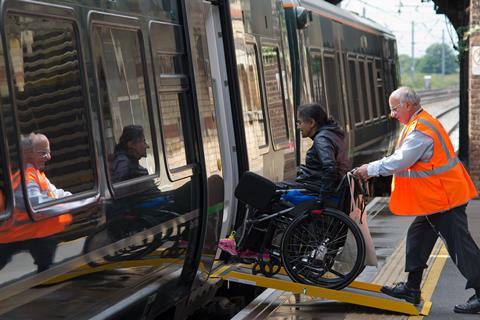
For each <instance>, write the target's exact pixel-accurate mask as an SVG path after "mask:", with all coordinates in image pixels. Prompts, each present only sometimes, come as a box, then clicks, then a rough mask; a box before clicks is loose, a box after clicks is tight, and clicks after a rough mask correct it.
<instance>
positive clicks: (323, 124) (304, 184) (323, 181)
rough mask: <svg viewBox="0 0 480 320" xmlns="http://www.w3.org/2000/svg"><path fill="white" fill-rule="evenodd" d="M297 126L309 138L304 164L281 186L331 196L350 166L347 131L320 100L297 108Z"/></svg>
mask: <svg viewBox="0 0 480 320" xmlns="http://www.w3.org/2000/svg"><path fill="white" fill-rule="evenodd" d="M297 119H298V120H297V128H298V129H299V130H300V133H301V135H302V138H310V139H312V140H313V145H312V147H311V148H310V149H308V151H307V154H306V157H305V164H302V165H300V167H299V168H298V170H297V178H296V179H295V181H293V182H290V181H285V182H283V183H279V184H278V185H279V186H280V187H283V186H287V187H290V188H299V189H302V188H303V189H309V190H311V191H314V192H315V193H318V194H319V197H320V199H322V200H325V199H327V198H329V197H330V196H331V195H332V194H333V193H334V192H335V189H336V188H337V186H338V184H339V183H340V181H341V179H342V177H343V176H344V175H345V174H346V173H347V171H348V169H349V166H350V165H349V161H348V158H347V147H346V146H345V142H344V137H345V133H344V131H343V130H342V128H340V126H339V125H338V124H337V123H336V122H335V120H334V119H333V118H331V117H330V118H329V117H328V116H327V113H326V112H325V110H324V108H322V106H320V105H319V104H316V103H313V104H305V105H302V106H300V107H299V108H298V113H297Z"/></svg>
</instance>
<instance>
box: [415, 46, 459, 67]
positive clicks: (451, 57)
mask: <svg viewBox="0 0 480 320" xmlns="http://www.w3.org/2000/svg"><path fill="white" fill-rule="evenodd" d="M442 46H443V47H444V48H445V49H444V50H445V73H446V74H451V73H455V72H457V70H458V63H457V59H456V57H455V54H454V53H453V50H452V48H450V46H448V45H446V44H441V43H434V44H432V45H430V46H429V47H428V48H427V51H426V53H425V55H424V56H423V57H422V58H420V59H419V61H418V63H417V69H418V70H420V71H421V72H424V73H442Z"/></svg>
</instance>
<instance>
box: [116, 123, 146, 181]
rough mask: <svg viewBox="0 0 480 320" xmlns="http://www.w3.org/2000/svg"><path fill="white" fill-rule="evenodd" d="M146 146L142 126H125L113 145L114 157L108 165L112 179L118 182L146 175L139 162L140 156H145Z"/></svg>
mask: <svg viewBox="0 0 480 320" xmlns="http://www.w3.org/2000/svg"><path fill="white" fill-rule="evenodd" d="M148 148H149V145H148V144H147V142H146V141H145V135H144V133H143V128H142V126H138V125H128V126H125V127H124V128H123V132H122V135H121V136H120V139H119V141H118V144H117V145H116V146H115V151H114V158H113V161H112V165H111V166H110V175H111V177H112V181H113V182H120V181H125V180H129V179H133V178H137V177H141V176H145V175H148V170H147V169H146V168H144V167H142V166H141V165H140V163H139V160H140V159H141V158H144V157H146V156H147V149H148Z"/></svg>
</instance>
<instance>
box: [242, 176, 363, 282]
mask: <svg viewBox="0 0 480 320" xmlns="http://www.w3.org/2000/svg"><path fill="white" fill-rule="evenodd" d="M352 182H353V183H355V184H357V186H359V188H354V189H355V190H362V193H365V192H364V191H363V190H364V189H363V188H362V186H361V182H360V181H358V180H357V179H356V178H354V177H353V175H352V174H351V173H347V175H346V176H345V177H344V178H343V179H342V181H341V183H340V184H339V186H338V188H337V192H336V193H335V197H334V198H333V199H334V200H335V199H336V200H337V201H323V202H321V201H319V199H318V195H316V194H315V193H312V192H309V191H308V190H298V189H284V188H279V187H278V186H277V185H276V184H275V183H273V182H272V181H270V180H268V179H266V178H264V177H262V176H260V175H257V174H255V173H252V172H246V173H245V174H244V175H243V176H242V178H241V179H240V182H239V184H238V186H237V188H236V189H235V196H236V197H237V198H238V199H239V200H240V201H241V202H243V203H245V204H246V208H247V213H246V219H245V220H244V223H243V226H242V228H241V232H239V233H240V237H239V240H238V242H237V243H238V245H237V248H238V250H243V249H245V248H248V247H254V248H255V250H256V252H259V253H260V255H259V256H258V257H257V258H256V260H255V261H254V264H253V267H252V273H253V274H263V275H265V276H267V277H271V276H274V275H276V274H277V273H278V272H279V271H280V270H281V268H282V267H283V268H284V270H285V271H286V273H287V274H288V276H289V277H290V278H291V279H292V280H293V281H295V282H299V283H304V284H308V285H316V286H320V287H324V288H329V289H342V288H344V287H346V286H348V285H349V284H350V283H351V282H352V281H353V280H354V279H355V278H356V277H357V276H358V275H359V274H360V273H361V272H362V271H363V269H364V267H365V264H364V263H365V255H366V251H365V250H366V249H365V241H364V238H363V235H362V232H361V231H360V228H359V227H358V226H357V224H356V223H355V222H354V221H353V220H352V219H351V218H350V217H349V212H350V205H351V201H352V200H351V199H352V197H354V200H355V201H356V199H358V195H359V192H358V191H357V194H355V195H354V194H352V193H351V190H354V189H352V186H351V183H352ZM360 199H361V198H360ZM252 238H253V240H252ZM264 253H265V254H264Z"/></svg>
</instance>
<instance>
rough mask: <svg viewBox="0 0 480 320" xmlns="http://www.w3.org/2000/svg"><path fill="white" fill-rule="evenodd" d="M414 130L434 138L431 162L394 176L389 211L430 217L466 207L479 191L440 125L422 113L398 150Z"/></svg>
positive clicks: (409, 129)
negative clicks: (430, 215)
mask: <svg viewBox="0 0 480 320" xmlns="http://www.w3.org/2000/svg"><path fill="white" fill-rule="evenodd" d="M413 130H418V131H420V132H422V133H424V134H426V135H428V136H429V137H431V138H432V139H433V155H432V158H431V159H430V161H428V162H423V161H417V162H416V163H414V164H413V165H412V166H411V167H410V168H408V169H406V170H403V171H400V172H396V173H395V174H394V176H393V180H392V194H391V197H390V210H391V211H392V212H393V213H394V214H396V215H410V216H419V215H429V214H433V213H437V212H442V211H446V210H450V209H452V208H455V207H458V206H460V205H462V204H466V203H467V202H468V201H469V200H470V199H472V198H474V197H476V196H477V190H476V189H475V186H474V184H473V182H472V180H471V179H470V176H469V175H468V173H467V171H466V170H465V168H464V167H463V165H462V163H461V162H460V160H459V159H458V158H457V156H456V154H455V151H454V149H453V145H452V142H451V141H450V137H449V136H448V134H447V132H446V131H445V129H444V128H443V126H442V125H441V123H440V122H439V121H438V120H437V119H436V118H434V117H432V116H431V115H430V114H429V113H427V112H426V111H423V110H422V111H420V112H419V113H418V114H417V115H416V116H414V117H413V119H411V120H410V122H409V123H408V124H407V125H406V126H405V128H404V129H403V131H402V134H401V135H400V138H399V140H398V143H397V148H399V147H400V146H401V145H402V143H403V141H404V139H405V137H406V136H407V135H408V134H409V133H410V132H412V131H413Z"/></svg>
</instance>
